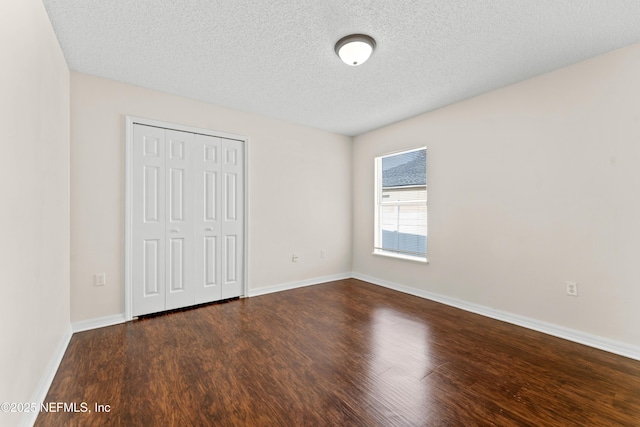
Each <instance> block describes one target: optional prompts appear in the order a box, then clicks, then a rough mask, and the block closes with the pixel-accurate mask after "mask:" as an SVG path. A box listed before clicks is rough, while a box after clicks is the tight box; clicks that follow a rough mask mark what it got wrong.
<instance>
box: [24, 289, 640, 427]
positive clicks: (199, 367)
mask: <svg viewBox="0 0 640 427" xmlns="http://www.w3.org/2000/svg"><path fill="white" fill-rule="evenodd" d="M46 402H68V403H70V402H75V403H77V404H78V410H81V403H82V402H85V403H86V404H87V409H89V410H91V411H92V412H90V413H89V412H86V413H74V412H57V413H52V412H50V413H41V414H40V415H39V417H38V419H37V422H36V425H37V426H73V425H77V426H92V425H95V426H475V425H478V426H484V425H497V426H574V425H575V426H638V425H640V362H638V361H634V360H631V359H627V358H624V357H621V356H616V355H613V354H609V353H606V352H603V351H599V350H595V349H593V348H590V347H585V346H582V345H579V344H575V343H571V342H569V341H565V340H562V339H558V338H554V337H551V336H548V335H544V334H541V333H538V332H534V331H530V330H527V329H524V328H520V327H517V326H513V325H510V324H507V323H502V322H499V321H496V320H491V319H488V318H484V317H482V316H478V315H475V314H471V313H467V312H464V311H461V310H458V309H455V308H451V307H447V306H445V305H441V304H438V303H434V302H431V301H427V300H424V299H421V298H417V297H413V296H409V295H406V294H402V293H399V292H395V291H392V290H389V289H385V288H382V287H378V286H375V285H371V284H368V283H365V282H361V281H358V280H355V279H349V280H342V281H337V282H331V283H326V284H322V285H316V286H310V287H306V288H300V289H295V290H291V291H286V292H279V293H275V294H270V295H264V296H260V297H254V298H248V299H241V300H235V301H229V302H226V303H220V304H212V305H208V306H203V307H200V308H197V309H192V310H184V311H180V312H174V313H169V314H164V315H159V316H156V317H151V318H146V319H142V320H138V321H134V322H130V323H126V324H123V325H117V326H111V327H108V328H102V329H97V330H93V331H88V332H82V333H77V334H75V335H74V336H73V338H72V339H71V343H70V344H69V347H68V349H67V352H66V354H65V356H64V359H63V361H62V364H61V366H60V369H59V371H58V373H57V375H56V377H55V379H54V381H53V384H52V386H51V388H50V390H49V394H48V395H47V399H46ZM95 404H102V405H109V410H110V411H109V412H100V413H96V412H95ZM105 408H106V407H105Z"/></svg>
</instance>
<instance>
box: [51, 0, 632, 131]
mask: <svg viewBox="0 0 640 427" xmlns="http://www.w3.org/2000/svg"><path fill="white" fill-rule="evenodd" d="M43 3H44V5H45V7H46V8H47V11H48V13H49V16H50V18H51V21H52V23H53V28H54V30H55V31H56V34H57V35H58V39H59V40H60V44H61V46H62V50H63V51H64V54H65V56H66V59H67V62H68V64H69V67H70V68H71V69H72V70H75V71H80V72H83V73H88V74H93V75H96V76H101V77H106V78H108V79H113V80H117V81H121V82H126V83H130V84H134V85H138V86H143V87H147V88H152V89H156V90H160V91H164V92H169V93H172V94H177V95H182V96H186V97H189V98H194V99H198V100H202V101H206V102H210V103H213V104H218V105H221V106H225V107H230V108H234V109H238V110H243V111H249V112H254V113H258V114H262V115H265V116H270V117H275V118H279V119H283V120H287V121H290V122H294V123H299V124H303V125H307V126H311V127H315V128H320V129H325V130H328V131H332V132H336V133H341V134H345V135H357V134H360V133H363V132H366V131H369V130H372V129H375V128H378V127H381V126H384V125H386V124H389V123H393V122H396V121H398V120H402V119H405V118H407V117H411V116H415V115H417V114H420V113H423V112H426V111H430V110H433V109H436V108H439V107H442V106H444V105H447V104H450V103H453V102H456V101H459V100H462V99H465V98H469V97H472V96H475V95H478V94H481V93H483V92H487V91H490V90H493V89H496V88H499V87H503V86H506V85H509V84H511V83H514V82H517V81H520V80H524V79H527V78H530V77H533V76H535V75H538V74H541V73H545V72H547V71H551V70H553V69H556V68H560V67H563V66H566V65H569V64H573V63H576V62H579V61H582V60H584V59H587V58H590V57H593V56H595V55H598V54H601V53H604V52H607V51H610V50H613V49H616V48H619V47H623V46H627V45H630V44H633V43H637V42H640V0H528V1H525V0H404V1H402V0H396V1H392V0H360V1H356V0H271V1H264V0H226V1H225V0H43ZM351 33H365V34H369V35H371V36H372V37H373V38H375V39H376V42H377V48H376V51H375V52H374V53H373V56H372V57H371V59H369V61H368V62H366V63H365V64H363V65H361V66H359V67H349V66H347V65H345V64H343V63H342V62H341V61H340V59H339V58H338V57H337V56H336V54H335V53H334V50H333V48H334V44H335V42H336V41H337V40H338V39H340V38H341V37H343V36H345V35H347V34H351Z"/></svg>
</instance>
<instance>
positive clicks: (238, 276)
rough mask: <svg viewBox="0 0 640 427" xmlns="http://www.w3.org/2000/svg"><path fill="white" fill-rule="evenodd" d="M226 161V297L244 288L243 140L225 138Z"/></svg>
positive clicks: (223, 223) (224, 225) (224, 282)
mask: <svg viewBox="0 0 640 427" xmlns="http://www.w3.org/2000/svg"><path fill="white" fill-rule="evenodd" d="M222 151H223V153H224V154H223V156H222V157H223V159H224V162H223V164H222V174H223V176H224V190H223V191H224V194H223V197H222V200H223V201H224V204H225V206H224V213H225V214H224V218H223V221H222V225H221V226H222V237H223V239H224V242H225V244H224V248H223V249H224V250H223V253H222V268H223V272H222V277H223V279H224V280H223V282H222V298H223V299H226V298H233V297H237V296H240V295H242V288H243V280H244V278H243V274H242V272H243V268H244V266H243V253H244V247H243V246H244V182H243V176H244V171H243V169H242V165H243V164H244V160H243V159H244V157H243V156H244V152H243V144H242V142H240V141H236V140H232V139H222Z"/></svg>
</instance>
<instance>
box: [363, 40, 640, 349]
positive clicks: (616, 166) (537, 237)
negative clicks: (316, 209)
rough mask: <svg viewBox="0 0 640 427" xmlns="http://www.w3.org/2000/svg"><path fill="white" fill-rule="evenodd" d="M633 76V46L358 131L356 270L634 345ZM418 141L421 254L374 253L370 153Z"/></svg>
mask: <svg viewBox="0 0 640 427" xmlns="http://www.w3.org/2000/svg"><path fill="white" fill-rule="evenodd" d="M639 75H640V45H634V46H631V47H629V48H626V49H622V50H618V51H615V52H612V53H609V54H607V55H603V56H600V57H597V58H595V59H592V60H589V61H586V62H583V63H580V64H577V65H575V66H572V67H568V68H564V69H561V70H558V71H555V72H552V73H549V74H546V75H543V76H540V77H538V78H535V79H532V80H528V81H525V82H522V83H520V84H516V85H513V86H510V87H507V88H504V89H502V90H498V91H495V92H491V93H488V94H485V95H482V96H479V97H477V98H474V99H471V100H468V101H465V102H460V103H458V104H454V105H451V106H449V107H447V108H443V109H441V110H438V111H434V112H431V113H428V114H424V115H421V116H418V117H415V118H412V119H409V120H406V121H403V122H401V123H397V124H395V125H391V126H388V127H385V128H383V129H380V130H377V131H374V132H371V133H368V134H365V135H361V136H359V137H356V138H355V140H354V153H353V156H354V163H353V177H354V178H353V179H354V204H353V206H354V211H353V214H354V221H353V223H354V239H353V242H354V253H353V270H354V272H357V273H361V274H364V275H368V276H371V277H376V278H379V279H382V280H386V281H389V282H394V283H397V284H400V285H405V286H410V287H413V288H416V289H420V290H423V291H428V292H433V293H436V294H440V295H443V296H448V297H451V298H456V299H459V300H463V301H466V302H470V303H475V304H479V305H482V306H486V307H489V308H493V309H498V310H504V311H506V312H511V313H515V314H518V315H520V316H526V317H529V318H532V319H537V320H541V321H544V322H549V323H552V324H556V325H560V326H563V327H566V328H571V329H574V330H577V331H582V332H585V333H589V334H593V335H597V336H601V337H606V338H609V339H612V340H616V341H619V342H623V343H627V344H631V345H636V346H637V345H640V328H638V327H637V326H638V325H639V324H640V310H639V309H638V308H639V307H640V305H639V304H640V286H638V284H640V268H638V258H639V257H640V79H639V78H638V76H639ZM421 145H426V146H427V147H428V151H427V157H428V169H429V170H428V181H429V243H428V245H429V247H428V258H429V261H430V263H429V264H428V265H422V264H418V263H412V262H407V261H399V260H395V259H387V258H381V257H378V256H372V255H371V251H372V246H373V231H372V230H373V210H372V206H373V191H372V182H373V171H374V169H373V159H374V157H375V156H379V155H381V154H385V153H388V152H392V151H395V150H400V149H406V148H413V147H417V146H421ZM565 281H577V282H578V284H579V296H578V297H577V298H576V297H569V296H566V295H565Z"/></svg>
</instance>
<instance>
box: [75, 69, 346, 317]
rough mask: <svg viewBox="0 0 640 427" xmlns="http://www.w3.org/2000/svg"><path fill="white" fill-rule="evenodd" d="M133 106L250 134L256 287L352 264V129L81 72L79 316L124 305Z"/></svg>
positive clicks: (151, 114) (143, 113) (158, 116)
mask: <svg viewBox="0 0 640 427" xmlns="http://www.w3.org/2000/svg"><path fill="white" fill-rule="evenodd" d="M125 115H134V116H139V117H145V118H150V119H155V120H162V121H167V122H172V123H177V124H183V125H190V126H196V127H201V128H205V129H211V130H216V131H222V132H228V133H234V134H240V135H244V136H247V137H249V227H248V232H249V287H250V288H251V289H256V288H261V287H267V286H274V285H279V284H283V283H288V282H295V281H302V280H305V279H311V278H315V277H323V276H328V275H334V274H340V273H345V272H349V271H351V201H350V195H351V172H350V168H351V139H350V138H348V137H344V136H340V135H335V134H331V133H327V132H323V131H319V130H314V129H310V128H306V127H302V126H297V125H293V124H288V123H285V122H282V121H278V120H273V119H269V118H265V117H261V116H257V115H253V114H248V113H242V112H238V111H233V110H229V109H225V108H222V107H218V106H215V105H211V104H206V103H202V102H197V101H193V100H190V99H186V98H181V97H177V96H172V95H168V94H165V93H160V92H156V91H152V90H147V89H142V88H139V87H135V86H130V85H127V84H122V83H117V82H114V81H110V80H105V79H101V78H97V77H93V76H89V75H85V74H80V73H75V72H74V73H72V74H71V194H72V196H71V222H72V229H71V319H72V321H74V322H77V321H81V320H86V319H92V318H98V317H102V316H108V315H114V314H119V313H123V312H124V285H123V277H124V252H123V251H124V249H123V248H124V185H125V182H124V179H125V174H124V160H125V157H124V152H125V151H124V148H125V145H124V144H125V143H124V122H125ZM321 249H324V250H325V251H326V254H327V256H326V258H324V259H321V258H320V250H321ZM294 252H295V253H296V254H297V255H299V257H300V258H299V261H298V262H297V263H292V262H291V255H292V254H293V253H294ZM99 272H105V273H106V274H107V285H106V286H105V287H94V286H93V275H94V274H95V273H99Z"/></svg>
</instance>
